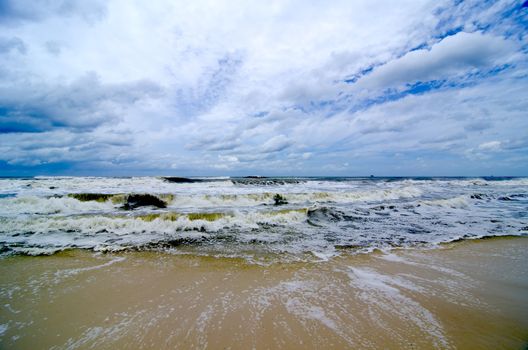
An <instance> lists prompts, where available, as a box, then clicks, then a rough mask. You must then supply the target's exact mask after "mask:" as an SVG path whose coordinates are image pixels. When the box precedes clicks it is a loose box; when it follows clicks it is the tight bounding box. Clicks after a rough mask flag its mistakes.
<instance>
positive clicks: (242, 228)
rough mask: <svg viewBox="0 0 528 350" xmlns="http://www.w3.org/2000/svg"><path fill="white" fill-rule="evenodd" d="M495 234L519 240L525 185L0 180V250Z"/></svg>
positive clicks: (247, 245) (499, 181)
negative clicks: (517, 236) (511, 236)
mask: <svg viewBox="0 0 528 350" xmlns="http://www.w3.org/2000/svg"><path fill="white" fill-rule="evenodd" d="M144 195H150V196H144ZM502 235H528V179H527V178H201V179H191V180H189V179H181V178H157V177H133V178H110V177H36V178H5V179H0V251H1V254H3V255H10V254H29V255H39V254H52V253H55V252H57V251H61V250H65V249H70V248H82V249H92V250H95V251H119V250H157V249H161V250H168V251H171V252H174V253H182V254H185V253H193V254H204V255H221V256H239V257H246V258H248V259H253V260H255V261H257V260H263V259H264V260H266V259H270V258H271V259H272V258H274V257H280V258H281V259H293V260H298V259H327V258H329V257H331V256H334V255H338V254H343V253H347V252H356V251H364V250H372V249H374V248H382V249H383V248H392V247H408V246H417V245H419V246H427V247H428V246H434V245H436V244H438V243H441V242H448V241H453V240H457V239H465V238H477V237H484V236H502Z"/></svg>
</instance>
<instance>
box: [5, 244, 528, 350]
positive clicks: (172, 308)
mask: <svg viewBox="0 0 528 350" xmlns="http://www.w3.org/2000/svg"><path fill="white" fill-rule="evenodd" d="M527 252H528V239H527V238H500V239H499V238H496V239H486V240H475V241H465V242H459V243H451V244H448V245H441V246H440V247H438V248H437V249H423V248H421V249H396V250H392V251H390V252H382V251H379V250H377V251H374V252H372V253H367V254H355V255H350V254H343V255H341V256H337V257H333V258H330V259H328V260H327V261H320V262H309V261H302V262H288V263H281V262H277V261H275V263H273V264H269V265H256V264H253V263H251V262H250V261H248V260H246V259H243V258H215V257H211V256H196V255H191V254H188V255H175V254H167V253H163V252H154V251H142V252H131V251H127V252H118V253H107V254H101V253H96V252H92V251H86V250H71V251H65V252H62V253H59V254H55V255H53V256H37V257H32V256H21V255H15V256H7V257H4V258H2V260H0V348H6V349H34V348H51V349H89V348H92V349H93V348H97V349H116V348H137V349H141V348H155V349H161V348H212V349H218V348H232V349H247V348H258V349H270V348H273V349H281V348H282V349H296V348H352V349H356V348H361V349H380V348H383V349H455V348H459V349H522V348H524V347H525V346H526V344H527V343H528V269H527V266H528V253H527Z"/></svg>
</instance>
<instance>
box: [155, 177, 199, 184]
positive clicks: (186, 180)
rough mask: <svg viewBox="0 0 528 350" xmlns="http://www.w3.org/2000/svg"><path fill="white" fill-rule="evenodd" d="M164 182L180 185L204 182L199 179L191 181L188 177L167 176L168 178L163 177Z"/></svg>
mask: <svg viewBox="0 0 528 350" xmlns="http://www.w3.org/2000/svg"><path fill="white" fill-rule="evenodd" d="M163 180H165V181H167V182H173V183H178V184H185V183H193V182H202V180H199V179H189V178H186V177H175V176H166V177H163Z"/></svg>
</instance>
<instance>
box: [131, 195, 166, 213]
mask: <svg viewBox="0 0 528 350" xmlns="http://www.w3.org/2000/svg"><path fill="white" fill-rule="evenodd" d="M148 206H154V207H158V208H166V207H167V204H166V203H165V202H164V201H162V200H161V199H159V198H158V197H156V196H153V195H151V194H131V195H129V196H128V197H127V201H126V203H125V205H123V209H126V210H130V209H136V208H139V207H148Z"/></svg>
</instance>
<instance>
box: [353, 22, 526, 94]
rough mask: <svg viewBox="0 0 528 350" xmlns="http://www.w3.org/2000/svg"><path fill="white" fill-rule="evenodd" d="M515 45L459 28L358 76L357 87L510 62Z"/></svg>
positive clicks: (443, 76) (411, 80) (395, 83)
mask: <svg viewBox="0 0 528 350" xmlns="http://www.w3.org/2000/svg"><path fill="white" fill-rule="evenodd" d="M516 49H517V48H516V45H514V44H513V42H511V41H508V40H505V39H503V38H501V37H496V36H492V35H485V34H482V33H479V32H475V33H465V32H459V33H457V34H455V35H452V36H448V37H446V38H444V39H443V40H442V41H440V42H439V43H437V44H435V45H433V46H432V47H431V49H421V50H415V51H411V52H409V53H407V54H405V55H404V56H402V57H400V58H398V59H396V60H393V61H390V62H388V63H387V64H385V65H383V66H381V67H379V68H377V69H375V70H374V72H373V73H371V74H369V75H367V76H365V77H364V78H362V79H360V80H359V81H358V83H357V87H359V88H369V89H373V88H377V89H380V88H383V89H386V88H390V87H397V86H398V85H401V84H405V83H408V84H412V83H415V82H417V81H429V80H435V79H446V78H450V77H452V76H457V75H463V74H467V73H468V72H471V70H472V69H482V68H491V67H494V66H496V65H502V64H506V63H510V62H511V61H512V60H513V58H514V55H515V53H516Z"/></svg>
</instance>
